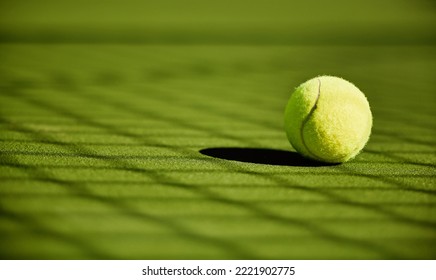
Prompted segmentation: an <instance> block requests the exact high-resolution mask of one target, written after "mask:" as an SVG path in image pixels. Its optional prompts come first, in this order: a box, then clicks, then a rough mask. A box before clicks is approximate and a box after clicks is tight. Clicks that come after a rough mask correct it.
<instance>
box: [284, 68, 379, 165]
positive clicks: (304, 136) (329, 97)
mask: <svg viewBox="0 0 436 280" xmlns="http://www.w3.org/2000/svg"><path fill="white" fill-rule="evenodd" d="M371 129H372V113H371V110H370V106H369V103H368V100H367V99H366V97H365V95H364V94H363V93H362V92H361V91H360V90H359V89H358V88H357V87H356V86H355V85H353V84H352V83H350V82H348V81H346V80H344V79H342V78H338V77H333V76H319V77H316V78H313V79H311V80H308V81H306V82H305V83H303V84H301V85H299V86H298V87H297V88H296V89H295V91H294V92H293V93H292V95H291V97H290V98H289V101H288V104H287V106H286V110H285V131H286V134H287V137H288V140H289V142H290V143H291V145H292V146H293V147H294V148H295V150H297V152H299V153H300V154H302V155H303V156H305V157H308V158H311V159H313V160H316V161H321V162H328V163H342V162H346V161H348V160H350V159H352V158H354V157H355V156H356V155H357V154H359V153H360V151H361V150H362V149H363V148H364V146H365V145H366V143H367V142H368V140H369V136H370V134H371Z"/></svg>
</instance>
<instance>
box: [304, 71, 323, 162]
mask: <svg viewBox="0 0 436 280" xmlns="http://www.w3.org/2000/svg"><path fill="white" fill-rule="evenodd" d="M318 83H319V85H318V95H317V97H316V100H315V104H314V105H313V107H312V108H311V109H310V111H309V114H307V116H306V118H304V120H303V123H302V124H301V128H300V138H301V143H302V144H303V146H304V148H305V149H306V151H307V152H308V153H309V154H310V155H311V156H312V157H313V158H315V159H317V160H320V161H324V160H323V159H322V158H320V157H319V156H317V155H315V154H314V153H313V152H312V151H310V150H309V148H308V147H307V145H306V142H305V141H304V133H303V130H304V126H305V125H306V123H307V122H308V121H309V119H310V117H311V116H312V114H313V112H315V109H316V108H317V105H318V101H319V97H320V96H321V80H320V79H318Z"/></svg>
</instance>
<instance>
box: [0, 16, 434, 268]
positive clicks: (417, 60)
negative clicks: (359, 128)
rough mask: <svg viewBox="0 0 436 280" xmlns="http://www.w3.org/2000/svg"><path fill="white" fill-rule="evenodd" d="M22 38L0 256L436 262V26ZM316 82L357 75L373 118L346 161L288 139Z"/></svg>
mask: <svg viewBox="0 0 436 280" xmlns="http://www.w3.org/2000/svg"><path fill="white" fill-rule="evenodd" d="M11 10H12V9H11ZM210 13H212V12H210ZM405 13H406V14H407V12H405ZM398 14H400V16H401V13H399V12H398ZM400 16H399V17H400ZM400 23H401V22H400ZM362 26H364V25H362ZM418 26H420V25H418ZM268 27H269V28H271V29H273V27H274V25H270V26H268ZM427 27H428V26H427ZM428 28H429V27H428ZM109 29H110V28H109ZM188 29H189V28H188ZM429 29H430V28H429ZM10 30H12V31H11V32H10V33H8V32H5V31H3V33H1V32H0V33H1V34H3V37H2V43H1V44H0V57H1V64H0V248H1V249H0V257H1V258H2V259H23V258H24V259H29V258H30V259H434V258H435V257H436V253H435V252H436V187H435V186H436V180H435V176H436V168H435V167H436V150H435V147H436V130H435V123H436V114H435V112H436V111H435V108H436V95H435V93H436V92H435V91H436V84H435V75H434V73H436V52H435V50H436V48H435V45H434V44H435V39H434V36H433V35H434V33H433V34H430V35H429V34H425V35H422V36H421V35H419V34H418V35H416V34H415V35H416V36H418V37H419V36H421V37H419V38H415V39H416V41H410V38H406V37H407V36H406V37H404V38H406V39H404V41H402V39H403V37H401V36H400V37H395V36H394V37H392V35H390V36H391V37H389V36H388V37H387V39H386V41H383V40H384V39H383V37H379V36H376V37H373V36H372V35H368V37H366V38H367V40H366V39H365V37H364V38H359V39H356V40H355V41H351V42H348V43H343V41H341V40H342V39H340V40H339V43H338V44H335V42H337V41H334V42H333V43H332V42H330V43H329V42H327V41H323V40H327V39H325V38H327V37H328V36H326V35H324V37H325V38H324V37H322V38H321V39H319V38H316V37H311V38H306V37H304V36H303V37H299V39H298V40H299V41H298V40H297V41H298V43H295V42H294V43H293V41H292V39H289V40H290V41H286V40H285V41H280V40H279V39H277V38H279V36H277V37H274V35H271V36H270V37H262V36H265V34H268V32H266V33H265V32H264V33H262V31H259V32H260V34H261V35H262V36H260V38H261V39H259V38H257V37H256V36H254V35H252V34H256V32H255V31H252V32H253V33H251V35H250V36H248V37H246V38H245V39H244V38H242V39H241V38H240V37H238V36H237V38H233V37H232V36H230V35H228V34H227V33H226V35H223V36H224V37H222V36H221V37H220V35H217V36H216V37H214V36H212V35H210V37H204V36H206V35H204V36H201V35H199V34H196V35H195V36H194V35H192V34H191V36H193V37H192V38H195V40H194V39H192V38H191V39H189V38H190V37H189V36H187V37H183V38H184V39H183V40H187V41H179V40H176V39H174V38H175V37H174V36H175V35H174V34H172V33H165V32H163V33H159V32H158V33H156V34H164V35H159V36H161V37H159V36H157V35H156V36H157V37H156V36H155V35H153V36H154V37H153V38H154V39H153V40H151V39H150V38H148V39H147V38H146V39H144V40H143V41H141V40H140V41H137V40H133V41H132V38H131V37H128V38H127V39H126V41H123V38H122V36H121V35H119V34H118V33H116V32H115V33H116V34H118V35H116V36H115V35H114V37H112V36H110V34H111V33H110V32H109V33H106V35H104V36H101V34H100V35H98V34H96V38H97V39H95V38H94V37H93V38H94V39H92V40H91V39H90V38H89V37H87V36H82V35H83V34H82V33H77V34H76V33H74V32H73V33H74V34H75V36H78V37H77V38H76V37H74V36H73V37H70V36H66V37H62V36H60V37H59V36H58V37H56V36H55V37H50V38H47V37H44V36H42V37H38V36H36V37H32V36H30V35H29V34H30V33H31V32H30V31H28V30H27V29H25V28H21V27H16V26H15V27H13V28H12V27H11V29H10ZM16 30H24V31H23V32H22V33H19V32H17V33H15V31H16ZM224 30H225V29H224ZM188 31H189V30H188ZM29 32H30V33H29ZM183 32H187V31H186V30H185V31H183ZM238 32H241V33H234V34H245V33H244V32H243V31H238ZM401 32H402V31H400V33H401ZM115 33H114V34H115ZM188 33H189V32H188ZM379 33H380V34H382V33H383V32H381V31H379ZM10 34H18V35H17V36H16V37H14V36H10ZM32 34H33V33H32ZM74 34H73V35H74ZM81 34H82V35H81ZM108 34H109V35H108ZM165 34H166V35H165ZM168 34H169V35H168ZM234 34H233V35H234ZM278 34H279V35H283V34H282V33H280V32H279V33H278ZM371 34H372V33H371ZM99 36H100V37H99ZM117 36H121V37H117ZM229 36H230V37H229ZM335 36H336V35H335ZM336 37H337V38H348V37H347V34H345V35H344V37H340V36H339V35H337V36H336ZM59 38H60V39H59ZM71 38H73V39H71ZM114 38H115V39H114ZM129 38H130V39H129ZM139 38H143V37H141V36H139ZM186 38H188V39H186ZM253 38H255V39H253ZM323 38H324V39H323ZM356 38H357V37H356ZM368 38H369V39H368ZM392 38H394V39H395V40H394V41H392V40H393V39H392ZM173 39H174V40H173ZM203 39H204V44H202V43H201V42H202V40H203ZM306 39H307V42H308V43H307V44H304V43H302V42H304V40H306ZM149 40H151V41H149ZM189 40H191V41H189ZM277 40H279V41H277ZM314 40H315V41H314ZM316 40H321V41H316ZM380 40H381V41H380ZM88 41H89V42H88ZM321 74H330V75H337V76H342V77H343V78H346V79H347V80H350V81H352V82H353V83H355V84H356V85H357V86H358V87H359V88H360V89H361V90H362V91H363V92H364V93H365V94H366V96H367V98H368V100H369V102H370V105H371V109H372V112H373V115H374V127H373V133H372V136H371V139H370V141H369V143H368V145H367V146H366V148H365V149H364V151H363V152H362V154H360V155H359V156H358V157H357V158H356V159H355V160H353V161H351V162H348V163H345V164H340V165H323V164H319V163H315V162H310V161H307V160H305V159H303V158H301V157H300V156H299V155H298V154H297V153H295V152H294V151H293V149H292V147H291V146H290V144H289V143H288V141H287V139H286V135H285V133H284V131H283V111H284V107H285V105H286V102H287V100H288V98H289V95H290V93H291V92H292V89H293V88H294V87H295V86H297V85H298V84H300V83H301V82H303V81H305V80H307V79H309V78H312V77H314V76H317V75H321Z"/></svg>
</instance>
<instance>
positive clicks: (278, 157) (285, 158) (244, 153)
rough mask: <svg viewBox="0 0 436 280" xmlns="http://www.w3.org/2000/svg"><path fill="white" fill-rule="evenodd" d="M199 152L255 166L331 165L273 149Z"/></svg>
mask: <svg viewBox="0 0 436 280" xmlns="http://www.w3.org/2000/svg"><path fill="white" fill-rule="evenodd" d="M199 152H200V153H201V154H203V155H206V156H210V157H214V158H219V159H226V160H234V161H240V162H249V163H256V164H269V165H280V166H304V167H320V166H329V165H332V164H328V163H323V162H318V161H313V160H310V159H307V158H304V157H302V156H301V155H300V154H298V153H296V152H290V151H283V150H275V149H263V148H238V147H216V148H206V149H202V150H200V151H199Z"/></svg>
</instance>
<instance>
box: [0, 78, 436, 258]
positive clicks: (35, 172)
mask: <svg viewBox="0 0 436 280" xmlns="http://www.w3.org/2000/svg"><path fill="white" fill-rule="evenodd" d="M62 77H63V78H62V79H63V80H62V79H59V78H58V83H59V80H61V81H63V82H62V84H65V85H66V86H64V88H63V89H61V90H59V89H58V92H59V93H61V94H62V95H66V96H68V95H74V96H75V97H77V98H80V99H82V100H83V101H84V102H87V103H91V104H102V105H103V106H107V107H108V108H111V109H112V110H117V111H123V112H124V113H125V114H126V115H130V116H131V117H132V118H138V119H154V120H159V121H161V122H163V123H170V124H171V125H173V126H177V127H181V128H184V129H189V130H193V131H200V132H202V133H204V134H205V135H207V136H209V137H211V138H219V139H229V140H232V141H234V142H235V143H238V144H239V145H240V146H241V147H261V146H262V145H263V144H261V143H259V142H257V141H256V140H253V139H250V138H247V137H242V136H237V135H236V134H234V133H231V132H226V131H223V130H220V129H214V128H213V126H205V125H199V124H196V123H195V122H189V121H186V120H183V119H181V118H178V117H177V116H170V115H168V114H158V113H156V111H154V110H147V108H141V109H140V108H138V107H137V106H136V103H134V102H131V101H130V98H127V97H125V96H123V98H119V97H115V96H112V95H104V96H103V95H102V94H100V93H96V92H92V93H90V92H89V91H87V90H86V89H83V88H81V87H80V85H78V84H75V83H74V81H73V80H72V79H69V78H68V76H62ZM65 81H67V82H65ZM147 89H148V91H147V94H146V95H144V94H142V93H141V92H140V91H138V90H132V91H129V92H128V94H129V96H130V95H131V96H132V97H134V98H132V100H136V101H137V102H138V101H140V100H142V103H141V104H145V103H147V101H148V100H154V101H155V102H160V103H165V102H167V100H168V96H172V95H171V94H168V93H167V92H165V90H163V91H162V90H160V91H157V93H156V91H155V90H156V89H155V88H149V87H147ZM27 90H29V89H28V88H26V87H24V88H23V87H22V86H19V85H18V86H17V85H16V84H15V85H14V83H12V86H9V87H6V88H3V94H4V96H7V97H8V98H11V99H14V100H16V101H18V102H20V103H26V104H28V105H30V106H32V107H38V108H40V109H42V110H44V111H47V112H50V114H53V116H55V117H56V116H61V117H64V118H67V119H72V120H74V121H75V122H77V123H78V124H79V125H82V126H86V127H91V128H96V129H98V130H101V131H104V132H105V133H107V134H109V135H118V136H122V137H124V138H126V139H131V140H133V142H134V143H136V144H137V145H139V146H144V147H148V146H159V147H162V148H164V149H166V150H168V151H170V152H171V153H174V154H176V155H178V156H179V157H181V158H189V157H193V158H198V157H197V156H195V155H194V154H193V149H192V148H191V147H184V146H173V145H165V144H162V143H160V142H159V141H156V140H155V139H153V138H152V137H150V138H149V137H147V136H145V137H144V135H138V134H137V133H132V132H130V131H128V130H125V129H123V127H120V126H117V125H111V124H108V123H107V122H102V121H99V120H96V119H91V118H89V117H87V116H86V115H85V114H82V112H80V110H76V109H72V108H68V106H60V105H58V104H54V103H52V102H50V101H49V100H48V98H47V97H44V96H43V97H35V96H33V95H29V94H27ZM152 92H155V93H154V94H152ZM179 105H180V104H179ZM183 106H184V107H189V108H190V109H192V110H194V111H195V112H198V113H199V115H204V114H209V115H216V116H218V117H220V118H228V119H233V120H237V121H238V122H241V123H246V124H250V125H253V124H254V125H255V126H256V127H258V128H259V129H265V130H278V129H279V128H280V126H278V125H277V124H274V122H272V121H259V120H258V119H257V118H251V117H248V116H246V115H245V114H243V113H238V112H234V113H232V114H229V112H228V111H227V110H225V111H224V112H223V111H220V110H219V109H218V108H217V107H215V106H213V105H211V104H208V103H206V102H198V101H197V102H195V100H192V99H189V98H188V99H187V100H186V102H183ZM241 112H242V110H241ZM1 122H2V124H5V125H7V126H8V127H9V128H10V129H12V130H14V131H18V132H21V133H25V134H27V135H29V137H30V139H31V140H30V141H34V142H35V143H41V142H47V143H62V144H61V145H59V146H60V148H61V149H62V150H64V151H66V152H68V154H70V155H72V156H77V157H85V158H92V159H96V160H98V161H102V162H105V164H107V165H108V166H109V167H110V168H114V169H118V170H125V171H130V172H134V173H137V174H139V175H140V176H143V177H144V178H147V179H150V180H151V181H152V182H154V183H159V184H163V185H167V186H168V185H169V186H172V187H176V188H180V189H184V190H187V191H188V192H192V193H195V194H196V195H199V196H200V197H202V198H204V199H205V200H206V201H213V202H217V203H220V204H226V205H230V206H232V207H235V208H240V209H243V210H244V211H247V212H249V213H251V215H253V216H255V217H258V218H260V219H261V220H262V221H263V220H264V221H273V222H275V223H278V224H281V225H284V226H286V227H289V228H295V227H297V228H302V229H304V230H306V231H308V232H310V233H311V234H313V235H314V236H316V237H317V238H320V239H321V240H327V241H328V242H332V243H334V244H342V245H344V244H345V246H351V247H355V248H358V249H359V250H363V251H370V252H372V253H375V254H376V255H377V256H378V257H380V258H402V257H404V256H402V255H401V254H398V253H397V252H396V251H395V250H392V248H389V247H388V246H384V245H383V244H382V243H381V242H377V240H368V239H361V238H354V237H352V236H346V235H343V234H342V235H341V234H336V233H335V232H333V231H332V230H328V229H326V228H325V227H323V226H321V225H319V224H317V223H316V222H313V221H310V220H306V219H303V218H301V219H298V218H290V217H286V216H283V215H279V214H277V213H275V212H274V211H271V210H270V209H268V207H265V206H262V205H260V204H257V203H253V202H249V201H245V200H243V199H241V198H238V197H232V198H229V197H225V196H222V195H220V194H218V193H217V192H213V191H210V190H209V189H208V188H204V187H202V186H198V185H195V184H189V183H184V182H183V181H179V180H177V179H175V178H174V177H173V176H171V175H168V173H166V172H163V171H165V169H163V170H151V169H147V168H144V167H141V166H137V165H135V164H134V163H132V162H130V161H128V159H129V158H135V155H126V156H124V157H111V156H105V155H101V154H99V153H98V152H97V151H94V150H93V149H90V148H89V147H88V146H87V147H85V146H84V143H74V142H73V143H65V142H63V141H61V140H60V139H57V137H56V135H54V134H51V133H49V132H44V131H40V130H38V129H34V128H31V127H28V126H26V125H25V124H20V123H17V122H15V121H12V120H10V119H9V118H8V116H5V115H3V117H2V118H1ZM388 136H390V137H395V135H392V134H388ZM398 140H399V141H404V139H401V138H399V139H398ZM433 143H434V142H432V141H419V144H421V145H425V146H429V148H432V147H433ZM103 145H104V144H103ZM30 153H31V152H30ZM374 153H377V151H374ZM382 155H383V156H384V157H387V158H389V159H390V160H392V161H394V162H398V161H401V162H402V163H404V162H406V163H409V164H416V162H414V161H411V160H408V159H406V158H403V157H401V156H397V155H392V154H390V153H382ZM14 156H15V155H14V154H13V152H11V153H4V152H3V153H2V156H1V158H2V164H4V165H9V166H11V165H13V166H15V167H18V168H20V169H23V170H25V171H26V172H27V173H29V174H30V176H31V179H35V180H42V181H48V182H51V183H54V184H56V185H59V186H61V187H62V188H64V189H66V190H68V192H69V193H70V194H71V195H72V196H79V197H88V198H90V199H92V200H96V201H98V202H100V203H102V204H104V205H105V206H107V207H109V208H114V209H115V210H116V211H119V212H121V213H123V214H125V215H128V216H131V217H133V218H134V219H138V220H139V221H142V220H147V221H149V222H152V223H154V224H156V225H158V226H160V227H164V228H167V229H168V230H170V231H172V232H174V233H175V234H176V235H179V236H183V237H184V238H186V239H190V240H192V241H194V242H199V243H203V244H205V246H211V247H216V248H218V249H219V250H222V251H223V252H225V253H226V254H228V256H229V257H231V258H247V259H252V258H262V257H263V256H260V255H257V254H256V253H255V252H253V250H250V248H246V247H245V246H243V245H241V244H238V243H237V242H235V241H232V239H231V238H220V237H212V236H208V235H202V234H200V233H197V232H195V231H192V230H190V229H189V228H187V227H185V226H184V225H183V222H180V221H177V220H176V219H171V218H168V217H166V218H163V217H161V216H156V215H152V214H148V213H146V212H144V211H138V210H137V209H135V208H134V207H132V206H131V205H129V204H128V203H125V202H123V201H120V200H117V199H115V198H107V197H101V196H98V195H94V194H93V193H92V191H91V190H90V186H88V185H87V183H86V181H80V180H77V181H70V180H63V179H57V178H56V177H54V176H53V175H52V174H50V172H48V171H46V169H47V168H45V167H44V166H43V165H34V166H29V165H28V164H22V163H20V161H19V160H18V159H17V158H15V157H14ZM36 156H42V157H43V156H45V154H44V153H39V154H36ZM58 156H65V154H63V153H59V154H58ZM164 157H166V156H164ZM146 158H149V157H146ZM207 161H208V162H210V163H212V164H213V165H214V166H216V168H217V169H218V170H219V171H221V172H228V173H239V174H247V175H250V176H254V177H259V179H260V180H269V181H271V182H272V183H273V184H274V185H275V186H278V187H279V188H284V189H287V188H288V189H289V188H290V189H296V190H300V191H303V192H309V193H316V194H317V195H320V196H322V197H324V198H325V199H327V200H328V201H331V202H332V203H335V204H340V205H345V206H347V207H350V208H359V209H363V210H364V211H368V212H374V213H377V214H378V215H381V216H383V217H386V218H387V219H389V220H394V221H397V222H399V223H403V224H407V225H410V226H413V227H421V228H425V229H430V230H432V229H433V230H434V228H435V223H434V222H433V221H429V220H426V219H416V218H411V217H409V216H407V215H404V214H402V213H398V212H396V211H394V210H391V209H390V208H389V207H385V206H382V205H380V204H375V203H362V202H358V201H353V200H351V199H349V198H347V197H344V196H341V195H339V194H337V193H336V192H332V191H331V190H330V189H329V188H313V187H307V186H305V185H304V184H301V183H298V182H295V181H293V179H292V178H290V177H291V176H285V175H287V174H280V173H279V174H274V172H259V171H253V170H252V169H250V168H247V167H246V165H243V164H242V165H241V164H239V163H237V162H233V161H230V162H229V161H221V160H207ZM356 165H359V162H357V163H356ZM426 166H427V167H430V168H434V164H432V163H430V164H427V165H426ZM48 167H49V168H51V167H50V166H48ZM68 168H73V167H71V166H70V167H68ZM91 168H92V167H91ZM334 168H335V170H336V172H338V173H339V174H346V175H349V176H356V177H364V178H366V179H368V180H370V181H374V182H376V183H377V182H379V183H381V184H383V185H388V186H390V187H392V188H393V189H398V190H399V191H407V192H414V193H421V194H424V195H426V196H434V195H435V190H434V189H424V188H419V187H416V186H414V185H413V184H407V183H404V182H402V180H399V179H398V178H397V177H395V176H394V177H392V176H385V175H378V174H367V173H365V172H359V171H357V170H356V169H355V168H351V167H348V166H347V165H341V166H335V167H334ZM166 171H168V172H171V170H166ZM198 171H199V172H210V171H209V170H206V171H204V170H201V169H200V170H197V172H198ZM187 172H190V173H195V172H196V171H195V170H188V171H187ZM293 172H294V171H290V172H289V173H290V174H293ZM433 175H434V174H433ZM433 175H432V174H431V173H430V175H427V176H429V177H430V178H432V176H433ZM348 191H352V190H351V189H348ZM2 214H4V216H6V217H8V218H9V219H13V220H15V221H19V222H20V223H21V224H22V225H23V226H27V227H29V228H30V230H31V231H34V232H43V233H44V234H47V235H50V236H52V237H54V238H62V236H61V235H59V233H57V232H56V231H51V230H50V229H49V228H44V225H43V223H38V221H37V220H33V219H32V220H31V219H29V218H28V217H26V216H25V215H19V214H17V213H13V212H8V210H6V209H2ZM63 236H64V237H65V238H64V239H65V240H64V241H66V242H68V243H70V244H72V245H73V246H78V247H80V248H82V249H83V250H84V251H85V252H87V253H88V257H91V258H114V257H116V256H113V255H110V254H108V253H107V252H103V251H101V250H99V248H94V245H93V244H92V243H89V242H86V240H83V239H77V238H71V235H63Z"/></svg>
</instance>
